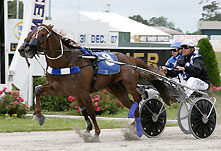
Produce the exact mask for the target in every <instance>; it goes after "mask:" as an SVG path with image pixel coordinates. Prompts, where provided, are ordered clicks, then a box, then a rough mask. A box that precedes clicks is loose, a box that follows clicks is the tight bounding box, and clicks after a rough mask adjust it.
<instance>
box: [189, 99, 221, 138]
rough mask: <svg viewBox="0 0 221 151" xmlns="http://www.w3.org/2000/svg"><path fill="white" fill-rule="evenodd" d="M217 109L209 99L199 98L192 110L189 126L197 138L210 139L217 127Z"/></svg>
mask: <svg viewBox="0 0 221 151" xmlns="http://www.w3.org/2000/svg"><path fill="white" fill-rule="evenodd" d="M216 121H217V116H216V109H215V106H214V104H213V103H212V102H211V101H210V100H208V99H207V98H198V99H197V100H196V101H195V102H194V103H193V104H192V106H191V108H190V114H189V126H190V130H191V131H192V134H193V136H194V137H195V138H209V137H210V136H211V135H212V134H213V132H214V130H215V127H216Z"/></svg>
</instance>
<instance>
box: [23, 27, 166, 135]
mask: <svg viewBox="0 0 221 151" xmlns="http://www.w3.org/2000/svg"><path fill="white" fill-rule="evenodd" d="M52 28H53V26H50V25H49V26H47V25H44V24H42V25H40V26H39V27H36V28H35V29H34V30H33V31H31V32H30V33H29V34H28V36H27V38H26V39H25V40H24V43H23V45H22V46H21V47H20V48H19V52H20V55H21V56H22V57H28V58H33V57H34V56H35V55H36V54H38V53H40V52H44V55H45V58H46V62H47V69H49V68H51V69H64V68H66V69H67V68H70V69H73V68H74V67H79V68H74V69H77V70H78V71H77V72H76V73H74V74H71V73H70V74H66V75H54V74H50V73H46V78H47V81H48V83H47V84H45V85H41V86H37V87H36V88H35V94H36V108H35V113H36V116H37V117H38V120H39V124H40V125H42V124H43V123H44V120H45V118H44V116H43V115H42V113H41V105H40V104H41V103H40V95H41V94H47V95H52V96H68V95H69V96H74V97H75V98H77V100H78V103H79V105H80V110H81V113H82V115H83V116H84V118H85V120H86V123H87V131H90V130H91V129H92V124H91V121H90V119H91V120H92V121H93V124H94V126H95V136H98V135H99V134H100V128H99V126H98V124H97V121H96V114H95V111H94V109H93V106H92V102H91V101H90V93H93V92H96V91H98V90H101V89H104V88H105V89H107V90H108V91H109V92H110V93H112V94H113V95H114V96H116V97H117V98H118V99H119V100H120V101H121V103H122V104H123V105H124V106H125V107H127V108H128V109H130V113H129V114H128V115H129V117H132V118H133V117H134V116H135V119H137V120H136V122H138V123H139V122H140V121H139V109H138V108H137V104H139V102H140V101H141V97H140V94H139V93H138V91H137V90H136V87H137V84H138V81H139V80H141V79H145V80H143V81H145V82H147V83H151V84H153V85H154V86H155V87H156V88H157V89H158V91H159V92H160V94H161V96H162V97H163V99H164V101H166V102H167V103H168V102H169V99H170V96H169V95H168V94H169V93H168V91H167V89H166V87H165V86H164V84H163V83H162V82H161V81H159V80H157V78H156V77H153V76H151V75H147V74H144V73H142V72H140V71H138V70H135V69H132V68H129V67H127V66H120V72H118V73H116V74H110V75H102V74H96V75H95V74H94V71H95V70H96V69H95V67H94V66H93V62H94V60H92V59H82V58H79V56H80V55H84V52H83V51H82V49H81V47H79V46H78V45H77V44H76V43H75V42H74V41H73V40H70V39H65V38H63V37H62V36H61V35H59V34H57V33H56V32H54V31H53V30H52ZM114 54H115V56H116V57H117V59H118V61H120V62H124V63H126V64H130V65H135V66H140V67H142V68H146V69H150V68H149V67H148V66H146V64H145V63H144V62H143V61H141V60H139V59H135V58H131V57H127V56H126V55H124V54H122V53H114ZM47 69H46V70H47ZM94 77H96V80H95V78H94ZM129 93H130V94H131V95H132V96H133V99H134V101H132V100H130V98H129V97H128V94H129ZM88 115H89V117H90V119H89V117H88ZM137 125H138V127H137V131H138V132H137V135H138V136H142V129H141V128H140V125H139V124H137ZM138 129H139V130H138Z"/></svg>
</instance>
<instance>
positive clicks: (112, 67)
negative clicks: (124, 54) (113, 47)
mask: <svg viewBox="0 0 221 151" xmlns="http://www.w3.org/2000/svg"><path fill="white" fill-rule="evenodd" d="M93 53H94V55H96V56H98V57H100V58H105V59H108V60H114V61H118V60H117V57H116V56H115V55H114V54H112V53H108V52H93ZM118 72H120V65H118V64H115V63H112V62H108V61H105V60H100V59H98V70H97V74H116V73H118Z"/></svg>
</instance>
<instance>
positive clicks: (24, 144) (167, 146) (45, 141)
mask: <svg viewBox="0 0 221 151" xmlns="http://www.w3.org/2000/svg"><path fill="white" fill-rule="evenodd" d="M0 150H1V151H15V150H19V151H20V150H22V151H26V150H28V151H33V150H40V151H43V150H53V151H58V150H59V151H61V150H65V151H78V150H79V151H104V150H105V151H106V150H107V151H153V150H157V151H162V150H165V151H172V150H174V151H175V150H194V151H196V150H199V151H209V150H213V151H215V150H217V151H218V150H219V151H220V150H221V125H219V126H217V127H216V130H215V133H214V134H213V136H212V137H211V138H209V139H204V140H197V139H195V138H194V137H193V136H192V135H186V134H183V133H182V132H181V131H180V129H179V127H167V128H166V129H165V131H164V132H163V134H162V135H161V136H160V137H159V138H151V139H150V138H147V137H145V136H143V137H142V138H141V139H140V140H137V141H126V140H124V137H123V132H122V130H121V129H114V130H102V133H101V135H100V142H96V143H85V142H84V141H83V140H82V139H81V138H80V137H79V136H78V134H76V133H75V131H59V132H30V133H0Z"/></svg>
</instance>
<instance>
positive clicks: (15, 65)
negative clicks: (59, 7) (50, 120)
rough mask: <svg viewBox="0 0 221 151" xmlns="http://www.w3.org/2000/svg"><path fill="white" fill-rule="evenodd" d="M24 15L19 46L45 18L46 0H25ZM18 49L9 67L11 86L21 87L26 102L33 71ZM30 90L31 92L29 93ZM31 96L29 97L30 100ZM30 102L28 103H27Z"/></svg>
mask: <svg viewBox="0 0 221 151" xmlns="http://www.w3.org/2000/svg"><path fill="white" fill-rule="evenodd" d="M23 2H24V15H23V17H24V18H23V29H22V34H21V37H20V40H19V43H18V46H17V49H18V48H20V46H21V45H22V43H23V42H24V39H25V38H26V37H27V34H28V33H29V32H30V31H31V30H32V29H34V28H35V26H38V25H39V24H41V23H42V22H43V20H44V18H45V12H46V0H24V1H23ZM17 49H16V52H15V55H14V57H13V60H12V63H11V65H10V68H9V75H8V76H9V86H10V85H11V84H13V85H15V86H16V87H17V88H19V89H20V93H21V96H22V97H23V98H24V100H25V102H26V103H27V101H28V95H30V94H29V93H30V92H29V90H30V89H31V88H29V87H30V85H32V83H30V82H29V81H30V78H32V77H30V74H29V73H30V72H32V71H31V70H32V69H31V68H33V67H30V68H28V65H27V63H26V61H25V59H24V58H22V57H21V56H20V54H19V52H18V50H17ZM28 92H29V93H28ZM30 99H31V98H30V97H29V101H30V102H32V100H30ZM27 104H28V103H27Z"/></svg>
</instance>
